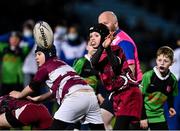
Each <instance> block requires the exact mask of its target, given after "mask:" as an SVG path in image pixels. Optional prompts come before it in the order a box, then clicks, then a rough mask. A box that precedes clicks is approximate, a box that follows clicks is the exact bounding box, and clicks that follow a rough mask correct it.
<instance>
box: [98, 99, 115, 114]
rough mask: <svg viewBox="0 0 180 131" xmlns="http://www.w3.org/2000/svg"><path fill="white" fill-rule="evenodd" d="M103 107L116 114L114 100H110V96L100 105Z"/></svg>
mask: <svg viewBox="0 0 180 131" xmlns="http://www.w3.org/2000/svg"><path fill="white" fill-rule="evenodd" d="M100 107H101V108H102V109H105V110H107V111H109V112H110V113H111V114H113V115H114V109H113V101H112V99H111V100H109V96H106V98H105V99H104V101H103V103H102V104H101V106H100Z"/></svg>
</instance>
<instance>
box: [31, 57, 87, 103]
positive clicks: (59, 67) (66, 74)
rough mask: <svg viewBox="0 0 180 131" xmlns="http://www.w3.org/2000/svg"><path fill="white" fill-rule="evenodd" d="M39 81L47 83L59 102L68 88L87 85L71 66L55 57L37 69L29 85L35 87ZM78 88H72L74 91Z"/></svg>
mask: <svg viewBox="0 0 180 131" xmlns="http://www.w3.org/2000/svg"><path fill="white" fill-rule="evenodd" d="M40 83H46V84H47V85H48V87H49V88H50V90H51V91H52V92H53V94H55V95H56V98H57V101H58V103H59V104H60V101H61V100H62V99H63V97H64V95H65V94H67V93H68V90H69V88H71V87H72V86H75V85H87V83H86V82H85V81H84V80H83V79H82V78H81V77H80V76H79V75H77V73H76V72H75V70H74V69H73V68H72V67H71V66H69V65H67V64H66V63H65V62H63V61H61V60H59V59H57V58H56V57H54V58H50V59H48V60H47V61H46V62H45V63H44V64H43V65H42V66H41V67H40V68H39V69H38V71H37V73H36V75H35V76H34V78H33V81H32V82H31V84H30V87H32V88H33V89H35V88H37V87H38V86H37V85H38V84H40ZM76 87H77V86H76ZM79 88H80V87H79ZM79 88H76V89H74V91H76V90H78V89H79Z"/></svg>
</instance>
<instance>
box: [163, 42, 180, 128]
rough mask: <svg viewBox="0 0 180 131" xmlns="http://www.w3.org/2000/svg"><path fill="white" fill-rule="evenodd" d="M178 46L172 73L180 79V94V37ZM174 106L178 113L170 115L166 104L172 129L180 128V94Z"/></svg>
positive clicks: (179, 88)
mask: <svg viewBox="0 0 180 131" xmlns="http://www.w3.org/2000/svg"><path fill="white" fill-rule="evenodd" d="M176 45H177V48H176V49H175V50H174V63H173V65H172V66H171V67H170V70H171V71H172V73H173V74H174V75H175V76H176V78H177V80H178V94H180V39H177V41H176ZM174 99H175V100H174V101H175V102H174V107H175V110H176V112H177V114H176V115H175V116H174V117H172V118H171V117H169V115H168V111H167V105H166V106H165V110H166V117H167V122H168V126H169V129H170V130H180V125H179V123H180V102H179V100H180V95H178V96H176V97H175V98H174Z"/></svg>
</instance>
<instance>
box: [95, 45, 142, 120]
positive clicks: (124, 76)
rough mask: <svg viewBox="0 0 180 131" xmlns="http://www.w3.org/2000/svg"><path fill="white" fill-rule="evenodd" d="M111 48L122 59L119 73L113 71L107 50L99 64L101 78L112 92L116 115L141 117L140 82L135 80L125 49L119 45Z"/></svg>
mask: <svg viewBox="0 0 180 131" xmlns="http://www.w3.org/2000/svg"><path fill="white" fill-rule="evenodd" d="M111 50H112V52H113V53H114V54H115V55H116V56H117V57H119V58H120V61H121V67H120V68H119V73H118V74H119V75H115V73H114V72H113V69H112V65H111V64H112V63H110V62H109V61H108V58H107V53H106V51H104V52H103V54H102V55H101V57H100V60H99V63H98V65H99V66H100V67H101V69H100V72H101V73H100V77H101V80H102V82H103V84H104V86H105V88H106V89H107V90H108V91H110V92H111V94H110V97H112V99H113V108H114V112H115V115H116V116H120V115H124V116H135V117H136V118H140V112H141V106H142V103H141V102H142V95H141V93H140V90H139V89H138V83H137V82H136V81H135V80H134V77H133V73H132V71H131V70H130V68H129V66H128V63H127V61H126V57H125V55H124V53H123V50H122V49H121V48H120V47H118V46H111ZM110 99H111V98H110Z"/></svg>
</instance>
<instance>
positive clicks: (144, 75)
mask: <svg viewBox="0 0 180 131" xmlns="http://www.w3.org/2000/svg"><path fill="white" fill-rule="evenodd" d="M153 74H154V70H149V71H146V72H145V73H144V74H143V77H149V78H150V77H152V75H153Z"/></svg>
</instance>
